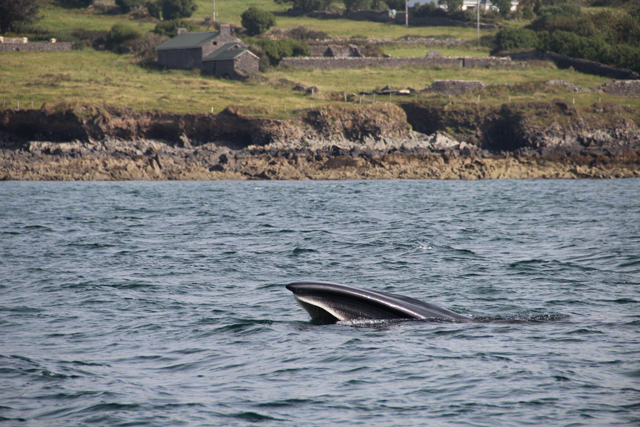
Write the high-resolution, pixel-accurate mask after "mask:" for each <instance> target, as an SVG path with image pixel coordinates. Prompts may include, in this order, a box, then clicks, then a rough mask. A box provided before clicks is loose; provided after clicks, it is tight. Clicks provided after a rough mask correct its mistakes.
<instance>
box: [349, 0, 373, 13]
mask: <svg viewBox="0 0 640 427" xmlns="http://www.w3.org/2000/svg"><path fill="white" fill-rule="evenodd" d="M343 1H344V7H346V8H347V10H348V11H352V10H369V9H371V0H343Z"/></svg>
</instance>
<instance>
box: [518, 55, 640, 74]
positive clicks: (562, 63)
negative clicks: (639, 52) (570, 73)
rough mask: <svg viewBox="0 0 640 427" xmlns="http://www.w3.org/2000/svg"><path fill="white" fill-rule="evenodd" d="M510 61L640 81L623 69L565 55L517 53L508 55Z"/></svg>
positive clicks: (630, 72)
mask: <svg viewBox="0 0 640 427" xmlns="http://www.w3.org/2000/svg"><path fill="white" fill-rule="evenodd" d="M509 57H510V58H511V59H514V60H519V61H532V60H539V61H551V62H553V63H555V64H556V65H557V66H558V67H561V68H569V67H573V69H574V70H576V71H580V72H582V73H585V74H593V75H596V76H602V77H608V78H610V79H621V80H634V79H640V75H639V74H638V73H636V72H634V71H631V70H627V69H624V68H613V67H609V66H607V65H603V64H600V63H599V62H593V61H586V60H584V59H577V58H571V57H569V56H565V55H558V54H557V53H552V52H535V51H533V52H518V53H512V54H510V55H509Z"/></svg>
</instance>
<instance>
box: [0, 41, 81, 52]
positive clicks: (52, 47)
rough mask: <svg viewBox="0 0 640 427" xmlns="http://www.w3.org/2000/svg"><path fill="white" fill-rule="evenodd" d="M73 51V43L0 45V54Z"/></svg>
mask: <svg viewBox="0 0 640 427" xmlns="http://www.w3.org/2000/svg"><path fill="white" fill-rule="evenodd" d="M71 49H73V43H67V42H64V43H50V42H30V43H0V52H18V51H20V52H63V51H69V50H71Z"/></svg>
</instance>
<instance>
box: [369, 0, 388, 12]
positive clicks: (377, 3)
mask: <svg viewBox="0 0 640 427" xmlns="http://www.w3.org/2000/svg"><path fill="white" fill-rule="evenodd" d="M371 9H373V10H378V11H383V10H389V5H388V4H387V3H386V2H384V1H382V0H371Z"/></svg>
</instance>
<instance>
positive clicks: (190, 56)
mask: <svg viewBox="0 0 640 427" xmlns="http://www.w3.org/2000/svg"><path fill="white" fill-rule="evenodd" d="M157 52H158V65H159V66H161V67H167V68H177V69H182V70H190V69H192V68H203V63H202V48H201V47H197V48H193V49H172V50H159V51H157Z"/></svg>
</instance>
